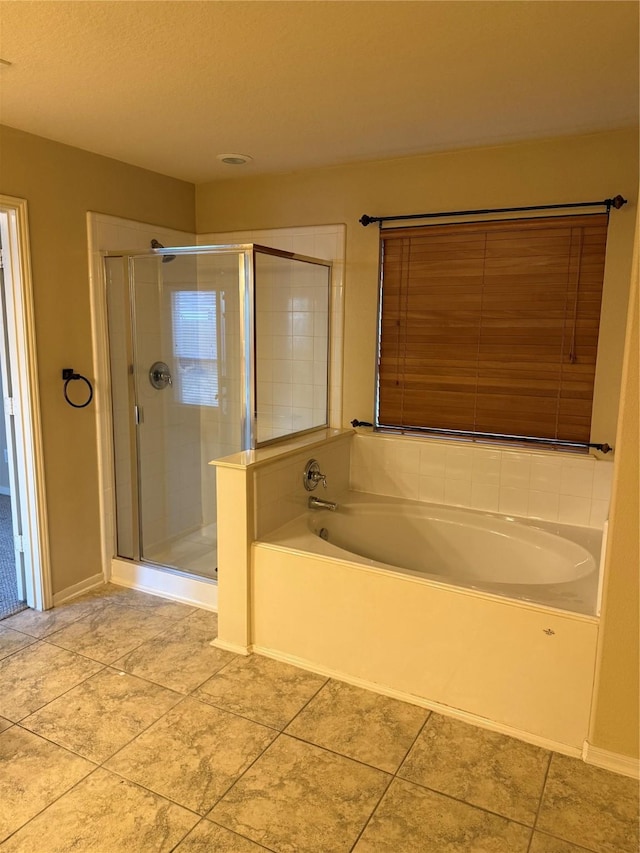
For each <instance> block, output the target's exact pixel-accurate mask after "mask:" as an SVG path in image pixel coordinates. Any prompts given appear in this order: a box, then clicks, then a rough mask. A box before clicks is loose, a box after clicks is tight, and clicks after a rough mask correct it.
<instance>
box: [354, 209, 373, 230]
mask: <svg viewBox="0 0 640 853" xmlns="http://www.w3.org/2000/svg"><path fill="white" fill-rule="evenodd" d="M374 221H375V220H374V218H373V217H372V216H367V214H366V213H365V214H363V215H362V216H361V217H360V219H358V222H359V223H360V225H364V227H365V228H366V227H367V225H370V224H371V223H372V222H374Z"/></svg>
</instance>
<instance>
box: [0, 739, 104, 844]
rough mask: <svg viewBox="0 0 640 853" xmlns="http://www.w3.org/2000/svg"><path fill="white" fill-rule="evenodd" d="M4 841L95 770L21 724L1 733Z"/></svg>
mask: <svg viewBox="0 0 640 853" xmlns="http://www.w3.org/2000/svg"><path fill="white" fill-rule="evenodd" d="M0 767H1V768H2V772H0V841H2V840H3V839H5V838H6V837H7V836H8V835H10V834H11V833H12V832H15V831H16V830H17V829H19V828H20V827H21V826H23V825H24V824H25V823H26V822H27V821H28V820H30V819H31V818H32V817H34V815H37V814H38V812H40V811H42V809H44V808H46V806H48V805H49V804H50V803H52V802H53V801H54V800H55V799H56V798H57V797H59V796H60V795H61V794H63V793H64V792H65V791H68V790H69V788H71V787H73V785H75V784H76V782H79V781H80V779H82V778H83V777H84V776H87V775H88V774H89V773H91V771H92V770H95V765H94V764H91V763H90V762H89V761H85V760H84V758H79V757H78V756H77V755H73V754H72V753H71V752H67V750H66V749H62V748H61V747H59V746H56V745H55V744H53V743H49V741H47V740H43V739H42V738H40V737H37V736H36V735H34V734H31V733H30V732H25V731H24V729H21V728H20V726H13V728H11V729H7V731H4V732H2V734H0Z"/></svg>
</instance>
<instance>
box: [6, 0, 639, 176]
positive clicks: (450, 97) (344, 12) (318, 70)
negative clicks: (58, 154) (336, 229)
mask: <svg viewBox="0 0 640 853" xmlns="http://www.w3.org/2000/svg"><path fill="white" fill-rule="evenodd" d="M0 57H2V58H3V59H5V60H8V61H9V62H11V63H12V65H11V67H9V68H2V69H0V121H2V123H3V124H7V125H9V126H12V127H15V128H19V129H21V130H25V131H29V132H31V133H35V134H38V135H40V136H45V137H48V138H50V139H55V140H58V141H60V142H65V143H68V144H70V145H75V146H77V147H80V148H85V149H87V150H89V151H94V152H97V153H99V154H105V155H108V156H110V157H115V158H117V159H119V160H124V161H126V162H128V163H133V164H135V165H138V166H143V167H146V168H148V169H152V170H154V171H157V172H162V173H164V174H167V175H173V176H176V177H179V178H184V179H186V180H189V181H194V182H202V181H208V180H214V179H218V178H224V177H231V176H233V177H237V176H238V175H239V174H260V173H267V172H280V171H292V170H298V169H303V168H308V167H313V166H326V165H333V164H338V163H345V162H351V161H356V160H367V159H378V158H384V157H396V156H404V155H408V154H414V153H421V152H428V151H435V150H443V149H451V148H460V147H467V146H474V145H483V144H492V143H499V142H505V141H512V140H517V139H524V138H533V137H542V136H555V135H561V134H569V133H576V132H587V131H597V130H604V129H608V128H614V127H623V126H628V125H632V124H637V122H638V4H637V3H636V2H617V1H616V0H614V2H611V0H605V2H597V0H596V1H595V2H594V1H593V0H590V1H589V2H581V0H569V2H564V0H551V2H546V1H545V0H533V2H520V0H518V2H513V1H512V0H510V1H509V2H484V0H470V2H428V1H427V0H424V2H404V0H391V2H368V0H360V2H347V1H346V0H338V2H324V0H311V2H260V0H256V2H241V0H234V2H221V0H209V2H189V0H181V2H168V0H165V2H154V0H145V2H125V0H115V1H114V2H99V0H94V2H82V1H81V0H80V1H79V2H57V0H46V2H23V0H1V2H0ZM227 152H240V153H245V154H250V155H252V156H253V157H254V162H253V163H252V164H250V165H247V166H243V167H238V168H234V167H229V166H224V165H221V164H219V163H218V162H217V161H216V159H215V155H216V154H219V153H227ZM241 170H242V171H241Z"/></svg>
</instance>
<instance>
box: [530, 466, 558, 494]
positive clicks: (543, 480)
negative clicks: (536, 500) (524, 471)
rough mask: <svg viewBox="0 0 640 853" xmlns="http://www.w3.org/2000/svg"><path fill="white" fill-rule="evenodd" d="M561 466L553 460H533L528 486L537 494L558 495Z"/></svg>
mask: <svg viewBox="0 0 640 853" xmlns="http://www.w3.org/2000/svg"><path fill="white" fill-rule="evenodd" d="M561 471H562V467H561V465H558V464H557V462H556V461H555V460H553V459H547V458H542V459H540V458H534V459H532V461H531V480H530V486H531V488H532V489H534V490H535V491H538V492H555V493H556V494H559V493H560V474H561Z"/></svg>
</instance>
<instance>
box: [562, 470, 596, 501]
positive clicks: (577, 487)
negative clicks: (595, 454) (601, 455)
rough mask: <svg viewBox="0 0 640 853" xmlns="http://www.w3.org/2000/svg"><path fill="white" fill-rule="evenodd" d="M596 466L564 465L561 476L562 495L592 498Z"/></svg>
mask: <svg viewBox="0 0 640 853" xmlns="http://www.w3.org/2000/svg"><path fill="white" fill-rule="evenodd" d="M593 469H594V465H593V464H591V465H586V466H581V467H579V468H578V467H575V466H573V465H571V464H563V466H562V471H561V474H560V494H561V495H573V496H574V497H578V498H590V497H591V495H592V492H593Z"/></svg>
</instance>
